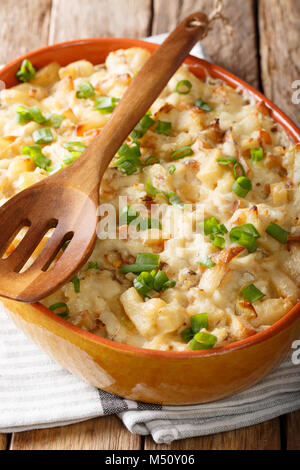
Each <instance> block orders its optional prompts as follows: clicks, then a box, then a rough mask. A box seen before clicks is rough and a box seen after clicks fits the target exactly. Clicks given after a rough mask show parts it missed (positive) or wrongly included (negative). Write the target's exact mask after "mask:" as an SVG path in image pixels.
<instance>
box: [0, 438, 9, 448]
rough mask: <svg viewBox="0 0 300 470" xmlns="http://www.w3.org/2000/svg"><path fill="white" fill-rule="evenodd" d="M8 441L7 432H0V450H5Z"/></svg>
mask: <svg viewBox="0 0 300 470" xmlns="http://www.w3.org/2000/svg"><path fill="white" fill-rule="evenodd" d="M7 442H8V434H0V450H5V449H6V447H7Z"/></svg>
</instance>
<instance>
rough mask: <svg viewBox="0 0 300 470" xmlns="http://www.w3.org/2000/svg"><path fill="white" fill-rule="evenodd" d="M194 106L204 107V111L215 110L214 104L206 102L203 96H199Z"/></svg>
mask: <svg viewBox="0 0 300 470" xmlns="http://www.w3.org/2000/svg"><path fill="white" fill-rule="evenodd" d="M194 106H196V107H197V108H200V109H202V111H206V112H208V111H212V110H213V108H212V106H210V105H209V104H208V103H205V101H203V100H202V99H201V98H198V99H197V100H196V101H195V103H194Z"/></svg>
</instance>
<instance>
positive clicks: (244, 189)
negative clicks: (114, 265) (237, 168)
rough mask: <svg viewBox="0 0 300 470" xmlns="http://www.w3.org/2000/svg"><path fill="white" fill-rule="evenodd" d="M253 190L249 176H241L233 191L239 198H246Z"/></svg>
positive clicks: (233, 186) (234, 184)
mask: <svg viewBox="0 0 300 470" xmlns="http://www.w3.org/2000/svg"><path fill="white" fill-rule="evenodd" d="M251 189H252V183H251V181H250V180H249V178H247V176H240V177H239V178H237V180H236V181H235V182H234V183H233V185H232V191H233V192H234V193H235V194H236V195H237V196H239V197H246V196H247V194H248V193H249V191H250V190H251Z"/></svg>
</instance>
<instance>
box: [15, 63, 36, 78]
mask: <svg viewBox="0 0 300 470" xmlns="http://www.w3.org/2000/svg"><path fill="white" fill-rule="evenodd" d="M35 73H36V72H35V68H34V66H33V65H32V63H31V62H30V60H28V59H24V60H23V62H22V64H21V67H20V69H19V70H18V72H17V73H16V77H17V79H18V80H19V81H20V82H29V80H32V79H33V78H34V77H35Z"/></svg>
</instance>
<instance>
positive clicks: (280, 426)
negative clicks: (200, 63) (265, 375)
mask: <svg viewBox="0 0 300 470" xmlns="http://www.w3.org/2000/svg"><path fill="white" fill-rule="evenodd" d="M224 4H225V9H224V14H225V15H226V16H227V17H228V18H229V19H230V23H231V25H232V26H233V28H234V37H230V36H229V35H228V33H227V32H226V29H225V27H224V25H222V24H221V23H219V22H218V23H217V24H215V26H214V29H213V31H212V32H211V33H210V35H209V37H208V38H206V39H205V40H204V41H203V43H204V45H205V47H206V49H207V52H208V53H209V54H210V55H211V57H212V59H213V61H214V62H216V63H218V64H219V65H222V66H224V67H225V68H227V69H228V70H231V71H232V72H234V73H235V74H236V75H238V76H240V77H242V78H243V79H245V80H246V81H248V82H249V83H251V84H252V85H254V86H255V87H256V88H260V89H262V91H263V92H264V93H265V95H266V96H267V97H269V98H270V99H271V100H273V101H274V102H275V103H276V104H277V105H278V106H279V107H281V108H282V109H283V110H284V111H285V112H286V114H288V115H289V116H290V117H291V118H292V119H293V120H294V121H295V122H296V123H297V124H298V125H300V104H298V105H297V104H293V103H292V93H293V91H294V90H293V88H292V83H293V82H294V81H295V80H299V79H300V69H299V64H300V48H299V39H300V0H259V1H258V0H257V1H255V0H224ZM212 7H213V0H184V1H182V0H18V1H16V0H1V9H0V24H1V29H0V44H1V50H0V63H5V62H8V61H10V60H12V59H13V58H15V57H17V56H19V55H21V54H23V53H25V52H27V51H29V50H32V49H36V48H38V47H40V46H44V45H46V44H53V43H55V42H60V41H65V40H70V39H75V38H86V37H101V36H119V37H122V36H127V37H144V36H149V35H150V34H158V33H162V32H166V31H168V30H170V29H171V28H173V27H174V26H175V25H176V23H177V22H178V21H179V20H180V19H181V18H183V17H184V16H185V15H187V14H189V13H192V12H193V11H196V10H204V11H209V10H210V9H211V8H212ZM142 448H144V449H147V450H151V449H185V450H186V449H192V450H195V449H298V450H299V449H300V411H298V412H295V413H290V414H289V415H285V416H282V417H280V418H276V419H273V420H271V421H268V422H266V423H263V424H259V425H257V426H251V427H248V428H244V429H240V430H237V431H231V432H226V433H221V434H216V435H213V436H208V437H201V438H193V439H187V440H183V441H176V442H174V443H173V444H172V445H171V446H166V445H156V444H154V442H153V441H152V439H151V438H149V437H146V438H142V437H140V436H135V435H132V434H130V433H129V432H128V431H127V430H126V429H125V427H124V426H123V425H122V424H121V422H120V421H119V420H118V418H116V417H105V418H99V419H93V420H90V421H86V422H84V423H80V424H74V425H72V426H66V427H58V428H54V429H43V430H37V431H28V432H22V433H15V434H13V435H3V434H2V435H1V434H0V449H26V450H29V449H130V450H131V449H142Z"/></svg>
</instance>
